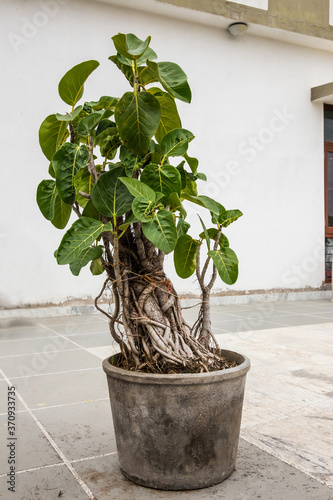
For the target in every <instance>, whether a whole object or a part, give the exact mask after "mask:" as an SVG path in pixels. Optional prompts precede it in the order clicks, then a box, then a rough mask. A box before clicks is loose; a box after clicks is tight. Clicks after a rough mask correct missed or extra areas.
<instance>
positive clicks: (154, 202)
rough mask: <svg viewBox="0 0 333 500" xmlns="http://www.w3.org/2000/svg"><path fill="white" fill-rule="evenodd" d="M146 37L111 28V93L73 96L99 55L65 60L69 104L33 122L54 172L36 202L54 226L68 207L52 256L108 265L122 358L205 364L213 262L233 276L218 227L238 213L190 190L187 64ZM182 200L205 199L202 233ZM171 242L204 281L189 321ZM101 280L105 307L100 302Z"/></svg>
mask: <svg viewBox="0 0 333 500" xmlns="http://www.w3.org/2000/svg"><path fill="white" fill-rule="evenodd" d="M150 39H151V38H150V37H148V38H147V39H146V40H145V41H142V40H140V39H139V38H137V37H136V36H135V35H133V34H121V33H119V34H118V35H116V36H114V37H113V38H112V40H113V42H114V46H115V49H116V51H117V53H116V55H113V56H111V57H110V58H109V59H110V60H111V61H112V62H113V63H114V64H115V65H116V66H117V68H119V70H120V71H121V72H122V73H123V75H124V76H125V77H126V79H127V81H128V84H129V89H128V91H127V92H125V93H124V94H123V95H122V96H121V97H120V98H118V97H110V96H103V97H101V98H100V99H99V100H98V101H89V102H85V103H84V104H80V105H78V102H79V101H80V100H81V98H82V96H83V90H84V83H85V81H86V79H87V78H88V76H89V75H90V74H91V73H92V72H93V71H94V70H95V69H96V68H97V67H98V66H99V63H98V62H97V61H95V60H90V61H85V62H83V63H81V64H78V65H77V66H74V68H72V69H71V70H69V71H68V72H67V73H66V74H65V75H64V77H63V78H62V79H61V80H60V83H59V87H58V90H59V95H60V97H61V99H62V100H63V101H64V102H65V103H66V104H68V105H69V106H70V107H71V109H70V110H69V111H68V112H67V113H66V114H52V115H50V116H48V117H47V118H46V119H45V120H44V121H43V123H42V125H41V127H40V130H39V141H40V146H41V148H42V151H43V153H44V154H45V156H46V158H47V159H48V160H49V162H50V164H49V170H48V172H49V175H50V177H51V178H49V179H47V180H43V181H42V182H41V183H40V184H39V186H38V188H37V203H38V206H39V208H40V210H41V212H42V214H43V215H44V217H45V218H46V219H48V220H50V221H51V223H52V224H53V225H54V226H55V227H56V228H58V229H63V228H65V227H66V225H67V223H68V222H69V219H70V216H71V214H72V213H73V212H74V213H75V214H76V216H77V220H75V222H74V223H73V224H72V226H71V227H70V228H69V229H68V230H67V232H66V233H65V234H64V236H63V238H62V240H61V243H60V245H59V248H58V249H57V250H56V251H55V257H56V260H57V263H58V264H60V265H63V264H69V268H70V270H71V272H72V273H73V274H74V275H76V276H77V275H78V274H79V273H80V270H81V269H82V267H84V266H86V265H88V264H89V263H90V270H91V272H92V274H94V275H98V274H101V273H105V274H106V280H105V282H104V285H103V288H102V290H101V293H100V294H99V296H98V297H97V298H96V300H95V305H96V307H97V308H98V309H99V310H100V311H101V312H103V314H106V315H107V316H108V318H109V327H110V332H111V334H112V337H113V339H114V340H115V341H116V342H117V343H118V344H119V349H120V351H121V354H122V356H121V366H122V367H124V368H127V369H134V370H141V371H148V372H158V373H180V372H200V371H201V372H202V371H213V370H217V369H222V368H225V367H228V362H227V360H225V359H223V358H222V356H221V353H220V350H219V348H218V345H217V343H216V341H215V339H214V336H213V334H212V330H211V319H210V309H209V299H210V293H211V290H212V287H213V285H214V282H215V280H216V277H217V274H219V276H220V278H221V279H222V280H223V281H224V282H225V283H227V284H229V285H231V284H233V283H234V282H235V281H236V279H237V276H238V259H237V257H236V255H235V253H234V251H233V250H231V249H230V247H229V242H228V239H227V238H226V236H225V235H224V234H223V230H224V228H226V227H227V226H228V225H229V224H230V223H231V222H233V221H235V220H236V219H238V217H240V216H241V215H242V214H241V212H240V211H239V210H226V209H225V208H224V207H223V206H222V205H221V204H220V203H219V202H217V201H215V200H213V199H211V198H209V197H207V196H202V195H198V190H197V181H198V180H200V181H205V180H206V176H205V175H204V174H203V173H200V172H199V171H198V160H197V159H196V158H193V157H191V156H189V155H188V154H187V151H188V147H189V143H190V142H191V141H192V140H193V138H194V136H193V134H192V132H190V131H189V130H187V129H184V128H182V124H181V120H180V117H179V114H178V111H177V106H176V100H177V99H180V100H181V101H184V102H186V103H190V101H191V90H190V87H189V84H188V82H187V76H186V74H185V73H184V71H183V70H182V69H181V68H180V67H179V66H178V65H177V64H175V63H172V62H156V59H157V55H156V53H155V52H154V51H153V50H152V49H151V48H150V46H149V44H150ZM184 200H186V202H190V203H191V204H194V205H193V206H199V207H204V208H205V209H206V210H207V216H208V220H209V221H211V222H210V223H209V224H207V222H206V225H205V224H204V221H203V220H202V219H201V218H200V221H201V224H202V232H201V233H200V234H199V235H195V236H193V235H190V234H189V231H190V224H189V223H188V222H187V221H186V217H187V213H186V208H185V207H184V205H183V202H184ZM207 226H209V227H207ZM171 252H173V259H174V266H175V270H176V272H177V274H178V275H179V276H180V277H181V278H189V277H190V276H192V275H193V274H194V273H196V277H197V281H198V283H199V286H200V289H201V297H202V301H201V307H200V310H199V314H198V319H197V321H196V322H195V324H194V326H193V327H190V326H189V325H188V324H187V323H186V322H185V320H184V318H183V315H182V310H181V305H180V300H179V297H178V296H177V293H176V291H175V289H174V287H173V285H172V283H171V282H170V280H169V279H168V278H167V276H166V274H165V272H164V269H163V264H164V259H165V255H166V254H170V253H171ZM202 254H205V255H204V256H202ZM201 260H202V262H201ZM208 271H209V277H208V276H207V274H208ZM107 288H108V289H109V290H111V292H112V294H113V301H114V309H113V312H112V313H111V312H110V313H109V312H106V311H104V310H103V309H102V308H101V307H100V306H99V305H98V300H99V299H100V297H101V296H102V294H103V293H104V291H105V290H106V289H107Z"/></svg>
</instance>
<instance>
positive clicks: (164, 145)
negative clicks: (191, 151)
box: [161, 128, 194, 157]
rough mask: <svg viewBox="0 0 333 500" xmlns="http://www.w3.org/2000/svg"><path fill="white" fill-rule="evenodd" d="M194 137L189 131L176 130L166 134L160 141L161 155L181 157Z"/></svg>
mask: <svg viewBox="0 0 333 500" xmlns="http://www.w3.org/2000/svg"><path fill="white" fill-rule="evenodd" d="M192 139H194V135H193V134H192V132H190V131H189V130H185V129H184V128H178V129H175V130H171V131H170V132H168V133H167V134H166V135H165V136H164V137H163V139H162V141H161V153H162V155H164V156H165V157H167V156H183V155H184V154H185V153H186V151H187V149H188V144H189V142H190V141H192Z"/></svg>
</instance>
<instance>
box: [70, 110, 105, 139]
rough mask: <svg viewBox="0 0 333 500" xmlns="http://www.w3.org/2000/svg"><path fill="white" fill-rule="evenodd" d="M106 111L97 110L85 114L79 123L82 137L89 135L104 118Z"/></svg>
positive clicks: (78, 130)
mask: <svg viewBox="0 0 333 500" xmlns="http://www.w3.org/2000/svg"><path fill="white" fill-rule="evenodd" d="M103 113H104V111H95V113H92V114H91V115H88V116H85V117H84V118H82V120H80V121H79V123H78V124H77V129H76V130H77V133H78V134H79V135H81V136H82V137H87V136H88V135H89V134H91V132H92V130H93V129H94V128H95V127H96V126H97V124H98V123H99V122H100V120H101V119H102V116H103Z"/></svg>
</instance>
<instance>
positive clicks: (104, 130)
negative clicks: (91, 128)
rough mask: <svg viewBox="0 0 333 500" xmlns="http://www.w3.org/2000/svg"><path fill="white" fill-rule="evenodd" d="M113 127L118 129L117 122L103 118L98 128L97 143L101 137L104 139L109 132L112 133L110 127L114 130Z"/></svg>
mask: <svg viewBox="0 0 333 500" xmlns="http://www.w3.org/2000/svg"><path fill="white" fill-rule="evenodd" d="M113 128H114V129H116V124H115V122H113V121H112V120H109V119H108V118H103V120H101V121H100V122H99V124H98V127H97V129H96V144H98V142H99V141H100V140H101V139H104V138H105V137H106V136H107V135H108V133H110V130H109V129H111V130H112V129H113ZM102 134H104V135H102Z"/></svg>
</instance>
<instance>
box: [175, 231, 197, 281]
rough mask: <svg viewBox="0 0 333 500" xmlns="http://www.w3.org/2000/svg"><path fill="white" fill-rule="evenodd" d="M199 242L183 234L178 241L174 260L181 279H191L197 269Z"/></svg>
mask: <svg viewBox="0 0 333 500" xmlns="http://www.w3.org/2000/svg"><path fill="white" fill-rule="evenodd" d="M197 249H198V242H197V241H196V240H194V239H193V238H192V237H191V236H190V235H188V234H183V235H182V236H180V238H179V239H178V241H177V245H176V247H175V250H174V254H173V260H174V264H175V269H176V272H177V274H178V276H180V277H181V278H184V279H185V278H189V277H190V276H192V274H193V273H194V271H195V268H196V256H197Z"/></svg>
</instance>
